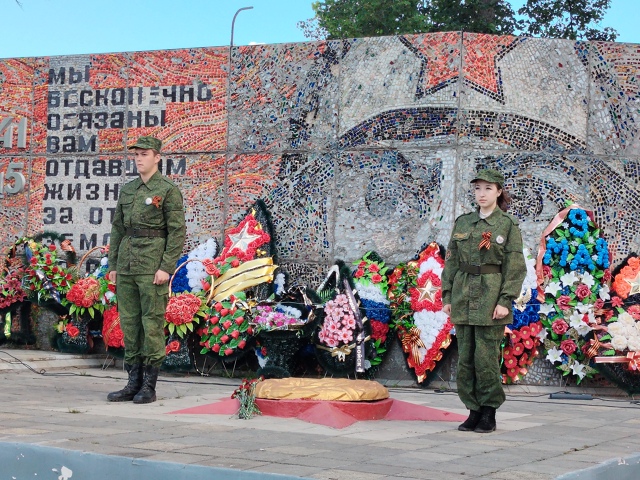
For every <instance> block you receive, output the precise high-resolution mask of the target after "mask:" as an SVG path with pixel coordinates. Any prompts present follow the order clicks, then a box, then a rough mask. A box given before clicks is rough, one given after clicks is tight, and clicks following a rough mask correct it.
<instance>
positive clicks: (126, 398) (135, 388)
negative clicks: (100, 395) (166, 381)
mask: <svg viewBox="0 0 640 480" xmlns="http://www.w3.org/2000/svg"><path fill="white" fill-rule="evenodd" d="M124 368H125V370H126V371H127V373H128V374H129V381H128V382H127V385H126V386H125V387H124V388H123V389H122V390H118V391H117V392H111V393H110V394H109V395H107V400H108V401H109V402H130V401H131V400H133V397H135V396H136V393H138V392H139V391H140V389H141V388H142V368H143V365H142V364H141V363H140V364H137V365H129V364H128V363H125V364H124Z"/></svg>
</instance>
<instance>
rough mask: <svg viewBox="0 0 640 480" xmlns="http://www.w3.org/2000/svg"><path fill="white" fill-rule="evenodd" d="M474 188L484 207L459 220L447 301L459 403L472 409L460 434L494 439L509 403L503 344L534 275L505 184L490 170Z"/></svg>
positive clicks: (445, 286)
mask: <svg viewBox="0 0 640 480" xmlns="http://www.w3.org/2000/svg"><path fill="white" fill-rule="evenodd" d="M471 183H472V184H474V189H475V197H476V203H477V204H478V207H479V208H478V210H476V211H474V212H471V213H467V214H464V215H460V216H459V217H458V218H457V219H456V222H455V225H454V227H453V233H452V235H451V240H450V242H449V248H448V250H447V255H446V261H445V267H444V271H443V272H442V302H443V304H444V312H445V313H447V314H449V315H450V316H451V322H452V323H453V324H454V325H455V328H456V337H457V340H458V353H459V359H458V375H457V385H458V396H459V397H460V400H462V402H463V403H464V404H465V406H466V407H467V408H468V409H469V410H470V414H469V418H467V420H465V422H464V423H462V425H460V426H459V427H458V430H462V431H471V430H474V431H476V432H479V433H487V432H493V431H494V430H495V429H496V419H495V415H496V409H497V408H498V407H500V405H502V403H503V402H504V401H505V394H504V390H503V389H502V382H501V375H500V342H501V341H502V338H503V336H504V326H505V325H507V324H509V323H511V322H512V320H513V314H512V311H511V308H512V302H513V300H514V299H515V298H516V297H517V296H518V295H519V294H520V289H521V287H522V282H523V281H524V278H525V275H526V271H527V269H526V264H525V260H524V255H523V254H522V235H521V233H520V229H519V228H518V221H517V219H516V218H515V217H513V216H511V215H508V214H506V213H504V211H506V210H507V207H508V202H509V197H508V195H507V194H506V192H505V191H504V177H503V176H502V174H501V173H500V172H498V171H497V170H492V169H485V170H481V171H479V172H478V173H477V175H476V176H475V178H474V179H473V180H472V181H471Z"/></svg>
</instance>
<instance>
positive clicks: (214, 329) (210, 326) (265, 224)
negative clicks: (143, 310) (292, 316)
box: [198, 200, 276, 360]
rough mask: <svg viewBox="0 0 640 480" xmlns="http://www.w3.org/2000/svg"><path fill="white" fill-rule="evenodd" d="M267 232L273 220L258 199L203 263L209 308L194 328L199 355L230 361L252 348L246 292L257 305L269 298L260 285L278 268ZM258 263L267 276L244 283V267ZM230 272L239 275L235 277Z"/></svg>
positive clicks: (265, 289) (263, 284)
mask: <svg viewBox="0 0 640 480" xmlns="http://www.w3.org/2000/svg"><path fill="white" fill-rule="evenodd" d="M269 232H271V220H270V217H269V214H268V211H267V208H266V205H265V204H264V202H263V201H261V200H258V201H257V202H256V204H255V205H254V206H253V207H252V208H251V209H250V210H249V212H248V213H247V214H246V215H245V217H244V218H243V219H242V221H241V222H240V223H239V224H238V226H237V227H235V228H232V229H230V230H228V231H227V232H226V234H225V240H224V248H223V249H222V252H220V255H219V256H218V257H216V258H215V259H213V260H210V259H205V260H203V262H202V263H203V264H204V267H205V271H206V273H207V274H208V277H207V279H206V280H205V286H207V287H209V288H208V289H209V297H208V302H209V303H210V305H211V309H210V312H209V318H208V320H207V321H206V323H205V325H204V326H203V327H202V328H200V329H198V334H199V335H200V342H199V344H200V346H201V347H202V349H201V350H200V353H201V354H211V355H214V356H215V357H216V358H220V359H222V360H233V359H235V358H237V357H238V356H240V355H243V354H244V353H245V352H247V351H250V350H251V349H250V346H249V343H252V341H253V340H254V337H253V335H254V333H255V332H254V329H253V328H252V327H251V326H250V325H249V315H248V312H247V310H249V305H248V303H247V302H246V299H247V297H246V292H247V291H249V292H250V293H251V297H252V299H255V300H257V301H259V300H261V297H262V296H264V297H265V298H266V297H267V296H268V295H269V294H270V291H269V288H264V286H265V283H267V282H271V281H272V280H273V273H274V270H275V268H276V267H275V266H274V265H273V253H274V250H275V249H274V247H273V240H272V238H273V236H272V235H271V234H270V233H269ZM259 259H262V263H261V267H262V268H263V270H264V272H266V273H264V272H263V273H264V275H260V276H259V277H257V278H256V277H254V276H253V275H250V276H249V277H250V279H249V280H248V278H247V277H248V276H247V275H244V270H243V267H244V266H245V264H246V263H247V262H250V261H258V260H259ZM234 272H237V275H236V276H235V277H234V276H233V274H234ZM230 275H231V276H230ZM223 276H224V277H223ZM221 279H224V282H223V281H222V280H221ZM236 279H237V280H236ZM222 285H225V287H224V288H223V287H222Z"/></svg>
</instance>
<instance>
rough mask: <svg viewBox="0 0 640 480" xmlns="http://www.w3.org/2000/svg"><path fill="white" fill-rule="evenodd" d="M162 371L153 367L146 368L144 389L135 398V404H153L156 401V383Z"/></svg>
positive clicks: (146, 366)
mask: <svg viewBox="0 0 640 480" xmlns="http://www.w3.org/2000/svg"><path fill="white" fill-rule="evenodd" d="M159 371H160V369H159V368H158V367H154V366H153V365H145V366H144V380H143V381H142V388H141V389H140V391H139V392H138V394H137V395H136V396H135V397H134V398H133V403H151V402H155V401H156V382H157V381H158V372H159Z"/></svg>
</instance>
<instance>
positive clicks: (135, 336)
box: [107, 137, 186, 403]
mask: <svg viewBox="0 0 640 480" xmlns="http://www.w3.org/2000/svg"><path fill="white" fill-rule="evenodd" d="M161 146H162V142H161V141H160V140H158V139H157V138H154V137H140V138H139V139H138V141H137V142H136V143H135V145H132V146H131V147H129V149H130V150H133V156H134V159H135V162H136V167H137V169H138V173H139V174H140V177H139V178H136V179H135V180H132V181H131V182H129V183H127V184H126V185H124V186H123V187H122V190H121V191H120V196H119V198H118V204H117V205H116V212H115V214H114V217H113V224H112V226H111V240H110V245H109V269H110V272H109V279H110V280H111V281H115V282H116V290H117V294H118V313H119V314H120V325H121V327H122V332H123V333H124V364H125V369H126V370H127V372H128V374H129V382H128V383H127V385H126V386H125V387H124V389H122V390H119V391H117V392H112V393H110V394H109V395H108V396H107V400H108V401H110V402H125V401H131V400H133V402H134V403H151V402H155V400H156V382H157V380H158V371H159V368H160V365H162V361H163V360H164V357H165V345H164V343H165V341H164V314H165V310H166V308H167V301H168V297H169V287H168V281H169V275H170V274H172V273H173V272H174V270H175V267H176V262H177V261H178V258H180V255H181V254H182V248H183V246H184V240H185V230H186V229H185V219H184V208H183V205H182V194H181V193H180V190H179V189H178V187H177V186H176V185H175V184H174V183H173V182H172V181H171V180H169V179H168V178H166V177H164V176H163V175H161V174H160V172H159V171H158V164H159V162H160V148H161ZM116 272H117V274H116Z"/></svg>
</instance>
